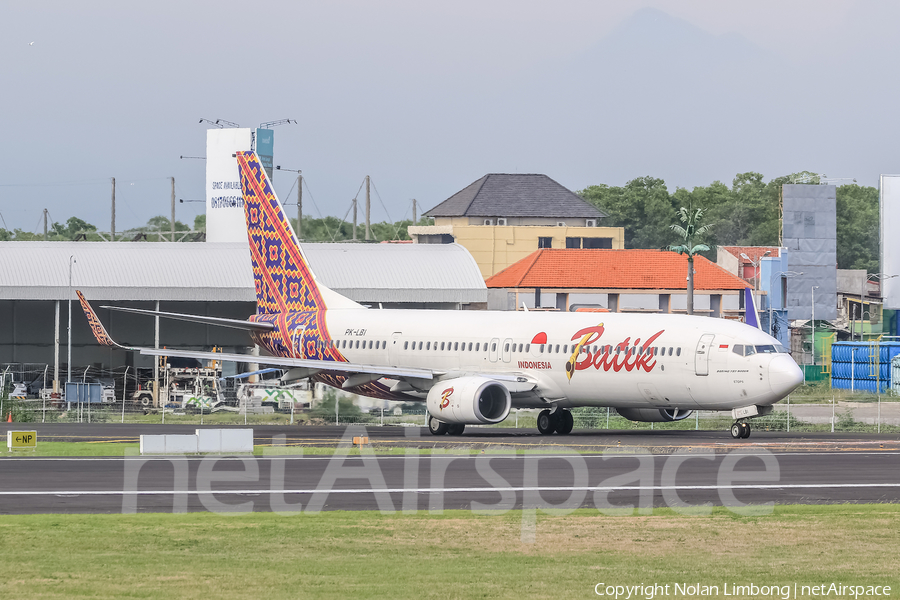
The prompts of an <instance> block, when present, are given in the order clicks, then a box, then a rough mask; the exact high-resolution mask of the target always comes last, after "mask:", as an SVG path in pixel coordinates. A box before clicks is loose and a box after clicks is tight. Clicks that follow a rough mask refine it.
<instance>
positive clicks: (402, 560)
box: [0, 505, 900, 599]
mask: <svg viewBox="0 0 900 600" xmlns="http://www.w3.org/2000/svg"><path fill="white" fill-rule="evenodd" d="M520 534H521V514H520V513H518V512H510V513H507V514H504V515H488V516H477V515H473V514H471V513H469V512H461V511H452V512H451V511H448V512H445V513H444V514H443V515H428V514H427V513H419V514H417V515H400V514H393V515H381V514H378V513H375V512H330V513H320V514H316V515H306V514H297V515H288V516H284V515H275V514H245V515H232V516H227V515H215V514H208V513H198V514H187V515H172V514H140V515H37V516H35V515H29V516H4V517H2V518H0V540H2V543H3V545H2V548H3V551H2V554H0V559H2V562H0V564H2V566H3V576H2V577H0V595H2V597H3V598H26V597H27V598H79V597H104V598H106V597H128V598H156V597H167V598H201V597H202V598H266V599H268V598H588V597H596V596H595V594H594V586H595V585H596V584H597V583H601V582H602V583H605V584H608V585H638V584H651V583H659V584H663V585H665V584H674V583H676V582H679V583H685V582H688V583H700V584H703V585H718V586H720V589H721V586H722V585H723V584H725V583H728V584H729V585H734V584H737V585H749V584H751V583H755V584H756V585H779V586H783V585H790V586H793V584H794V583H797V584H799V585H819V584H822V583H826V584H828V583H831V582H837V583H842V584H847V585H890V586H892V587H893V591H892V595H896V594H897V592H898V590H900V576H898V572H897V558H896V552H897V548H900V507H897V506H893V505H867V506H860V505H840V506H815V507H811V506H784V507H778V508H776V510H775V512H774V514H771V515H767V516H762V517H739V516H736V515H734V514H732V513H729V512H726V511H724V510H716V511H715V512H714V514H713V515H712V516H706V517H690V516H682V515H676V514H674V513H671V512H668V511H666V510H658V511H656V512H655V514H654V515H653V516H642V517H637V516H628V517H626V516H613V517H610V516H600V515H598V514H597V512H596V511H587V510H585V511H578V512H577V513H575V514H571V515H567V516H548V515H539V516H538V521H537V532H536V539H535V543H533V544H523V543H522V542H521V535H520ZM670 589H672V591H674V588H670ZM719 595H720V596H721V595H723V594H721V593H720V594H719ZM670 597H674V594H673V595H672V596H670ZM732 597H735V596H732ZM736 597H749V596H736ZM832 597H835V596H832ZM838 597H841V596H838Z"/></svg>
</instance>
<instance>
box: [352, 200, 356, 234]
mask: <svg viewBox="0 0 900 600" xmlns="http://www.w3.org/2000/svg"><path fill="white" fill-rule="evenodd" d="M353 241H354V242H355V241H356V198H354V199H353Z"/></svg>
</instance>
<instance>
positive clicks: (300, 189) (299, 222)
mask: <svg viewBox="0 0 900 600" xmlns="http://www.w3.org/2000/svg"><path fill="white" fill-rule="evenodd" d="M297 239H298V240H300V239H303V175H301V174H299V173H297Z"/></svg>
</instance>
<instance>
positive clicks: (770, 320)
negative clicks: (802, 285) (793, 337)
mask: <svg viewBox="0 0 900 600" xmlns="http://www.w3.org/2000/svg"><path fill="white" fill-rule="evenodd" d="M788 255H789V253H788V250H787V248H782V249H781V256H777V257H765V258H763V259H762V260H761V261H760V263H759V289H760V291H764V292H765V294H760V298H759V304H760V306H759V307H758V308H759V310H760V313H761V314H760V323H761V324H762V329H763V330H764V331H766V332H768V333H769V334H770V335H772V336H773V337H774V338H776V339H777V340H778V341H779V342H781V344H782V345H783V346H785V347H787V348H790V332H789V331H788V325H789V321H788V310H787V309H788V299H787V298H784V297H783V296H782V278H783V277H785V276H786V275H785V273H788V272H789V271H790V268H789V266H788V264H789V262H788Z"/></svg>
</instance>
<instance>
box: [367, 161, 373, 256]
mask: <svg viewBox="0 0 900 600" xmlns="http://www.w3.org/2000/svg"><path fill="white" fill-rule="evenodd" d="M371 212H372V199H371V197H370V196H369V176H368V175H366V241H367V242H368V241H369V240H370V239H372V232H371V230H370V229H369V215H370V213H371Z"/></svg>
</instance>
